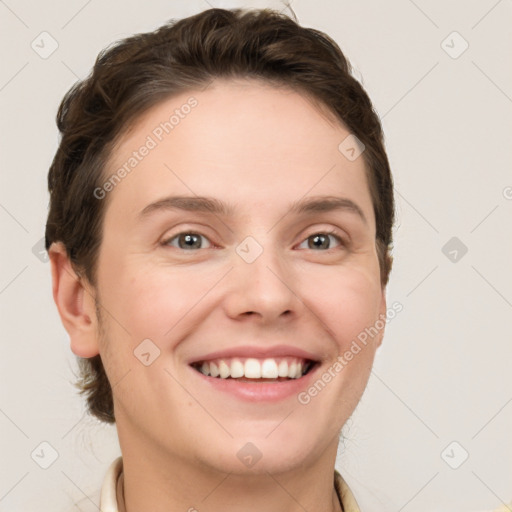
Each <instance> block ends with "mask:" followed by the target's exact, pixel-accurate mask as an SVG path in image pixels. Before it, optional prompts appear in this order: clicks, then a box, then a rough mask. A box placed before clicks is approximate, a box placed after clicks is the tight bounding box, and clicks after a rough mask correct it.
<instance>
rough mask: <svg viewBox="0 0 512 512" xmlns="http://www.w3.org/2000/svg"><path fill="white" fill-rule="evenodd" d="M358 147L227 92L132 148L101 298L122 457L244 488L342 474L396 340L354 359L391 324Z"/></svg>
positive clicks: (138, 133)
mask: <svg viewBox="0 0 512 512" xmlns="http://www.w3.org/2000/svg"><path fill="white" fill-rule="evenodd" d="M190 97H193V98H194V100H189V98H190ZM187 104H188V105H189V107H190V108H189V107H186V106H185V105H187ZM173 113H175V118H174V119H171V121H170V123H171V124H169V125H165V122H166V121H167V122H169V118H170V116H171V115H172V114H173ZM177 119H179V120H177ZM169 126H172V128H169ZM166 129H167V130H166ZM348 135H349V132H348V131H347V130H346V128H344V127H343V126H342V125H341V124H340V123H335V122H333V121H329V120H328V119H327V118H326V117H324V115H322V113H321V112H320V111H319V110H318V109H317V108H316V107H314V106H313V105H312V104H311V103H310V102H308V101H307V100H306V99H305V98H304V97H303V96H302V95H300V94H298V93H296V92H292V91H290V90H284V89H277V88H275V87H272V86H270V85H265V84H262V83H259V82H255V81H237V82H233V81H231V82H221V81H218V82H215V83H213V84H211V85H210V86H209V87H208V88H207V89H205V90H204V91H195V92H189V93H186V94H183V95H181V96H176V97H173V98H172V99H169V100H167V101H165V102H163V103H161V104H159V105H158V106H157V107H155V108H154V109H153V110H151V111H150V112H148V113H147V114H146V115H145V116H144V117H143V118H141V119H140V120H139V122H138V123H137V124H136V125H135V126H134V128H133V130H132V131H131V132H130V133H129V134H128V135H126V136H125V137H124V138H123V139H122V141H121V142H120V144H119V145H118V147H117V148H116V149H115V151H114V154H113V157H112V159H111V162H110V163H109V167H108V172H107V173H106V175H107V176H111V175H112V174H113V173H115V172H116V171H117V170H118V169H120V168H122V167H123V165H125V164H126V163H127V162H128V166H126V167H125V170H126V169H128V168H130V171H129V172H127V173H122V172H121V173H118V176H119V174H121V177H122V179H121V180H117V181H112V183H115V185H112V186H109V185H107V186H106V187H104V188H103V189H102V190H104V191H105V190H108V193H107V197H105V198H104V199H102V200H106V201H108V206H107V209H106V214H105V219H104V236H103V240H102V245H101V249H100V253H99V259H98V286H97V289H96V292H97V294H98V295H97V296H98V300H99V303H100V304H101V311H102V312H103V314H102V317H103V320H102V330H103V335H102V336H101V337H100V339H99V340H98V352H99V353H101V356H102V359H103V362H104V366H105V369H106V372H107V375H108V377H109V380H110V382H111V384H112V386H113V395H114V405H115V415H116V420H117V428H118V431H119V436H120V441H121V444H123V443H131V444H132V445H136V444H137V443H138V444H139V445H140V446H142V445H144V446H145V448H146V449H147V450H153V451H154V453H158V454H165V456H168V457H169V458H173V459H175V460H182V461H188V462H189V463H190V461H194V463H195V464H197V465H198V466H199V465H201V467H203V468H210V469H212V470H215V471H222V472H228V471H229V472H233V473H243V472H244V471H249V469H248V467H246V466H244V464H243V463H241V460H242V458H243V457H244V456H246V455H247V454H248V455H254V454H258V453H260V454H261V459H260V461H259V462H258V464H257V465H256V466H255V467H254V469H251V471H261V472H263V471H270V472H271V473H272V472H279V471H286V470H288V469H291V468H293V467H297V466H298V465H304V467H307V466H311V465H312V464H314V462H315V461H316V460H318V458H319V457H321V456H324V455H322V454H325V453H326V452H327V451H329V453H330V456H331V457H335V447H336V446H337V442H338V434H339V431H340V429H341V427H342V426H343V424H344V423H345V422H346V420H347V419H348V417H349V416H350V415H351V413H352V412H353V410H354V408H355V406H356V404H357V403H358V401H359V399H360V397H361V395H362V393H363V391H364V388H365V386H366V383H367V380H368V377H369V373H370V370H371V366H372V362H373V358H374V354H375V349H376V348H377V346H378V345H379V344H380V342H381V338H382V332H383V331H381V332H380V333H379V335H377V336H374V337H373V338H371V337H368V339H367V341H366V343H365V344H364V345H363V344H362V343H361V342H359V346H360V348H361V349H360V350H359V351H358V352H357V353H355V354H354V352H355V351H354V350H352V357H351V358H350V360H348V357H345V354H346V353H347V351H350V349H351V346H352V347H353V342H354V340H357V339H358V336H360V335H361V333H362V332H364V331H365V329H367V328H369V327H371V326H373V325H375V323H376V321H378V320H379V315H382V314H384V313H385V309H386V305H385V298H384V291H383V289H382V288H381V285H380V274H379V264H378V259H377V253H376V248H375V221H374V214H373V208H372V203H371V197H370V193H369V188H368V183H367V180H366V176H365V168H364V162H363V158H362V157H359V158H357V159H355V160H353V161H350V160H348V159H347V158H346V157H345V156H344V155H343V154H342V153H341V152H340V151H339V149H338V146H339V144H340V143H341V142H342V141H343V140H344V139H345V138H346V137H347V136H348ZM143 146H145V147H146V148H149V149H147V151H146V150H143V149H142V150H141V149H140V148H141V147H143ZM134 151H135V152H136V153H137V154H134ZM130 158H135V159H136V161H135V160H132V161H130ZM129 162H131V163H129ZM132 165H133V167H130V166H132ZM98 194H99V195H101V194H102V193H100V192H98ZM176 198H181V199H176ZM204 198H207V200H209V202H206V201H207V200H205V199H204ZM326 199H329V200H330V202H327V203H326V202H325V200H326ZM312 201H319V202H317V203H315V204H316V207H315V206H314V204H313V203H312ZM322 201H323V202H322ZM308 204H309V207H308ZM301 205H302V208H300V206H301ZM333 205H337V206H336V207H333ZM264 361H265V362H264ZM336 362H338V365H336ZM203 363H205V364H203ZM299 364H300V366H299ZM340 366H341V368H340ZM297 368H299V370H298V369H297ZM308 368H309V371H308V372H307V373H306V374H305V375H303V376H302V373H303V372H304V371H306V370H307V369H308ZM201 370H202V371H203V372H204V373H202V372H201ZM262 371H263V377H264V378H258V374H261V372H262ZM218 372H220V375H218ZM242 372H243V373H242ZM208 373H211V374H213V375H205V374H208ZM216 374H217V376H215V375H216ZM227 375H229V376H230V378H224V377H226V376H227ZM231 375H233V376H235V377H236V376H240V375H243V376H244V377H240V378H232V377H231ZM286 375H287V376H288V377H286ZM326 375H327V376H326ZM329 376H330V378H329ZM276 377H278V379H277V380H275V379H276ZM290 377H292V378H290ZM319 382H320V384H319ZM315 383H316V387H315ZM322 383H323V385H322ZM313 388H314V389H316V392H315V391H314V390H313ZM247 443H252V444H250V445H248V444H247ZM333 447H334V448H333ZM333 450H334V451H333Z"/></svg>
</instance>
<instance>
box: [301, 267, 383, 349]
mask: <svg viewBox="0 0 512 512" xmlns="http://www.w3.org/2000/svg"><path fill="white" fill-rule="evenodd" d="M305 284H306V287H305V290H306V289H307V294H306V293H305V292H303V294H302V297H301V298H302V300H303V301H304V303H305V304H306V305H307V306H308V307H309V308H310V309H312V310H313V311H314V312H315V314H316V316H317V317H318V318H319V319H320V321H321V322H322V323H323V325H324V327H325V328H326V329H327V330H328V332H329V333H330V335H331V336H332V337H334V339H335V340H336V342H337V344H338V346H339V348H340V350H345V349H346V348H347V346H349V345H350V344H351V342H352V341H353V340H354V339H357V337H358V336H360V335H361V333H364V332H365V329H367V328H369V327H370V326H372V325H374V324H375V322H376V320H377V319H378V318H379V312H380V307H381V288H380V283H379V282H378V277H377V276H376V275H374V273H371V272H368V271H367V270H366V267H362V268H354V267H352V268H345V269H344V268H339V269H338V270H336V271H335V272H333V271H332V269H330V271H329V272H325V276H324V278H323V279H321V276H319V275H317V276H316V278H315V279H311V282H309V284H308V283H305Z"/></svg>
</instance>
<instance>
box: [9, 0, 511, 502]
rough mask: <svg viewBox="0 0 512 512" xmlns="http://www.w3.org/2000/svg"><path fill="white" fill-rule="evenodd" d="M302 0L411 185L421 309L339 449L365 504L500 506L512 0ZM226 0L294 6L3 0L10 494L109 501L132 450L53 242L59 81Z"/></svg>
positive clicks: (410, 226)
mask: <svg viewBox="0 0 512 512" xmlns="http://www.w3.org/2000/svg"><path fill="white" fill-rule="evenodd" d="M291 5H292V7H293V9H294V11H295V13H296V15H297V16H298V18H299V22H300V23H301V24H303V25H305V26H309V27H313V28H317V29H320V30H323V31H325V32H326V33H327V34H329V35H330V36H332V37H333V38H334V39H335V40H336V41H337V42H338V44H339V45H340V46H341V48H342V50H343V51H344V52H345V53H346V55H347V57H348V58H349V59H350V61H351V62H352V64H353V66H354V68H355V75H356V77H357V78H358V79H360V80H362V82H363V85H364V86H365V87H366V89H367V91H368V93H369V95H370V97H371V98H372V100H373V102H374V105H375V107H376V109H377V111H378V113H379V115H380V116H381V119H382V122H383V127H384V131H385V134H386V144H387V149H388V154H389V158H390V162H391V165H392V169H393V173H394V178H395V188H396V201H397V223H396V227H395V248H394V258H395V263H394V269H393V272H392V275H391V282H390V284H389V286H388V291H387V297H388V305H391V304H393V302H395V301H398V302H400V303H401V304H402V305H403V311H402V312H401V313H399V314H398V315H397V316H396V318H394V319H393V320H392V321H391V322H390V323H389V324H388V326H387V328H386V335H385V337H384V342H383V345H382V347H381V348H380V349H379V351H378V353H377V358H376V361H375V366H374V370H373V373H372V376H371V378H370V381H369V384H368V387H367V390H366V392H365V394H364V396H363V399H362V401H361V403H360V404H359V406H358V408H357V409H356V412H355V413H354V415H353V416H352V418H351V419H350V420H349V422H348V423H347V425H346V427H345V428H344V430H343V432H344V435H345V440H344V442H343V444H342V445H340V450H339V456H338V461H337V467H338V469H339V470H340V471H341V472H342V474H343V475H344V477H345V478H346V480H347V481H348V483H349V485H350V486H351V488H352V490H353V492H354V494H355V496H356V499H357V500H358V502H359V504H360V506H361V509H362V511H363V512H369V511H375V510H379V511H384V512H388V511H389V512H391V511H405V512H407V511H415V512H422V511H450V512H457V511H474V510H487V509H491V508H493V507H497V506H498V505H500V504H501V503H502V502H503V501H507V502H508V501H510V500H511V499H512V435H511V433H512V379H511V373H512V372H511V362H512V343H511V334H510V333H511V327H512V322H511V320H512V272H511V262H512V236H511V234H512V172H511V163H512V149H511V148H512V144H511V138H510V135H511V128H512V69H511V64H510V62H511V61H510V55H511V49H512V32H511V31H510V24H511V21H512V6H511V2H510V1H507V0H501V1H496V0H485V1H484V0H482V1H478V2H477V1H466V0H459V1H453V2H444V1H441V0H435V1H430V2H427V1H425V0H416V1H412V0H409V1H407V0H393V1H392V2H380V1H378V0H367V1H360V2H353V1H334V0H321V1H315V2H312V1H310V2H308V1H306V0H294V1H293V2H292V4H291ZM209 6H212V7H226V8H230V7H244V6H248V7H250V6H259V7H263V6H270V7H278V8H279V9H283V8H284V6H283V5H281V4H280V3H279V2H278V1H274V2H268V1H267V2H264V1H263V2H243V1H230V2H228V1H220V0H209V1H208V2H206V1H199V0H197V1H190V2H185V1H163V0H162V1H145V2H142V1H132V2H122V1H119V0H116V1H113V0H111V1H108V2H98V1H91V0H89V1H86V0H73V1H64V0H52V1H48V2H41V3H35V2H28V1H23V0H18V1H16V0H6V1H5V2H0V33H1V34H2V36H1V37H2V39H3V44H2V45H1V47H0V53H1V56H2V67H1V69H0V103H1V108H2V116H1V119H0V127H1V128H0V129H1V132H0V133H1V140H2V143H1V145H2V148H1V156H0V159H1V160H0V165H1V172H2V173H1V189H0V225H1V229H2V242H3V248H2V253H1V265H0V308H1V319H2V331H1V337H2V357H1V358H0V371H1V388H0V432H1V435H0V460H1V461H2V464H1V472H0V511H2V512H3V511H6V512H7V511H9V512H11V511H12V512H16V511H20V512H21V511H23V512H28V511H32V510H38V511H39V512H50V511H51V512H55V511H71V510H73V511H92V510H98V508H97V507H96V506H95V505H94V503H97V502H98V498H99V489H100V486H101V483H102V480H103V477H104V474H105V471H106V469H107V467H108V466H109V465H110V463H111V462H112V460H113V459H114V458H115V457H116V456H118V455H119V453H120V452H119V444H118V441H117V434H116V431H115V427H112V426H105V425H103V424H101V423H99V422H97V421H96V420H94V419H92V418H91V417H89V416H88V415H87V414H85V404H84V403H83V399H82V398H80V397H79V396H78V395H77V393H76V390H75V388H74V387H73V385H72V383H73V382H74V378H75V377H74V371H75V370H76V362H75V356H74V355H73V354H72V352H71V350H70V348H69V339H68V336H67V333H66V332H65V330H64V328H63V327H62V326H61V323H60V319H59V317H58V314H57V310H56V307H55V305H54V303H53V299H52V296H51V280H50V267H49V263H47V262H45V261H44V257H42V256H39V257H38V256H37V253H38V250H37V247H38V245H37V244H38V243H40V240H41V238H42V237H43V234H44V225H45V222H46V215H47V205H48V193H47V187H46V177H47V172H48V167H49V165H50V163H51V160H52V158H53V155H54V153H55V150H56V148H57V143H58V132H57V128H56V126H55V121H54V119H55V114H56V111H57V108H58V105H59V103H60V100H61V99H62V97H63V95H64V93H65V92H66V91H67V90H68V89H69V88H70V87H71V86H72V84H73V83H74V82H75V81H76V80H77V79H78V78H84V77H85V76H86V75H87V74H88V73H89V71H90V68H91V67H92V65H93V62H94V59H95V58H96V56H97V54H98V52H99V51H100V50H101V49H102V48H104V47H105V46H106V45H108V44H110V43H111V42H113V41H114V40H116V39H119V38H122V37H126V36H128V35H131V34H132V33H135V32H140V31H147V30H153V29H155V28H156V27H158V26H159V25H160V24H162V23H163V22H164V21H167V20H168V19H170V18H175V17H178V18H181V17H184V16H187V15H190V14H194V13H196V12H199V11H202V10H204V9H207V8H209ZM43 31H47V32H48V33H49V34H51V37H52V38H54V39H55V40H56V41H57V43H58V48H57V49H56V51H55V52H54V53H53V54H52V55H50V56H49V57H48V58H46V59H43V58H41V56H40V55H39V54H38V53H36V52H35V51H34V50H33V49H32V47H31V44H32V42H33V41H34V40H36V43H37V42H38V41H40V40H41V39H40V37H39V38H38V36H39V34H40V33H41V32H43ZM454 31H456V32H458V34H459V35H457V34H455V35H453V34H452V33H453V32H454ZM41 37H48V36H41ZM443 41H445V42H444V43H443ZM464 41H466V42H467V44H469V46H468V48H467V50H466V51H464V52H463V53H462V54H461V55H458V53H459V52H460V51H461V50H462V49H463V48H464V46H465V42H464ZM39 44H40V45H41V43H39ZM50 44H51V41H50V39H48V38H47V39H45V48H46V49H49V48H51V46H50ZM40 51H41V50H40ZM450 54H451V55H450ZM454 57H456V58H454ZM453 237H456V238H457V239H456V240H454V241H452V242H450V244H454V245H448V246H447V247H445V244H447V243H448V242H449V240H450V239H452V238H453ZM462 244H464V246H465V247H466V248H467V253H465V254H462V253H463V251H462V250H461V248H462ZM34 246H35V247H36V249H34ZM453 250H456V251H457V257H456V261H452V260H453V259H454V257H455V253H454V252H451V253H450V251H453ZM40 258H43V259H40ZM454 441H455V442H457V443H458V444H456V445H451V446H450V447H449V448H448V450H447V451H445V452H444V457H443V456H442V453H443V451H444V450H445V448H447V447H448V446H449V445H450V443H452V442H454ZM42 442H47V443H49V444H50V445H51V446H52V447H53V449H54V450H55V451H56V452H57V454H58V458H57V460H56V461H55V462H54V463H53V464H52V465H51V466H50V467H49V468H48V469H43V468H41V467H40V466H39V465H38V464H37V463H36V462H35V460H34V459H37V457H36V455H34V459H33V458H32V456H31V454H32V453H33V452H34V450H35V453H41V449H42V450H43V452H44V453H45V457H49V456H50V455H48V454H51V449H50V448H49V447H48V446H46V445H43V446H42V447H41V446H40V443H42ZM466 452H467V454H468V458H467V460H466V461H465V462H464V463H463V464H462V465H460V467H458V469H453V468H452V467H450V465H449V464H448V462H449V463H450V464H451V465H452V466H456V465H457V464H459V463H460V461H461V460H462V459H463V458H464V456H465V454H466ZM48 460H49V459H48Z"/></svg>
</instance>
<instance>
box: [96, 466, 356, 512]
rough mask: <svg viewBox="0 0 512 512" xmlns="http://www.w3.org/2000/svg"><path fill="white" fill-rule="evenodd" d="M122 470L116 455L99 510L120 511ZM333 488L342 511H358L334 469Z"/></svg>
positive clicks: (106, 479) (351, 495)
mask: <svg viewBox="0 0 512 512" xmlns="http://www.w3.org/2000/svg"><path fill="white" fill-rule="evenodd" d="M122 472H123V458H122V457H118V458H117V459H115V460H114V461H113V462H112V464H111V465H110V467H109V468H108V470H107V474H106V475H105V480H104V481H103V486H102V488H101V495H100V510H101V512H120V508H119V507H118V494H119V503H121V502H122V496H121V493H120V490H121V489H122V486H121V484H122V479H121V478H120V477H121V476H122ZM334 488H335V489H336V492H337V494H338V498H339V499H340V502H341V504H342V507H343V511H344V512H360V510H359V506H358V505H357V502H356V499H355V498H354V495H353V494H352V491H351V490H350V489H349V487H348V485H347V483H346V482H345V480H344V479H343V477H342V476H341V475H340V474H339V473H338V471H337V470H334ZM121 510H123V511H124V503H122V504H121Z"/></svg>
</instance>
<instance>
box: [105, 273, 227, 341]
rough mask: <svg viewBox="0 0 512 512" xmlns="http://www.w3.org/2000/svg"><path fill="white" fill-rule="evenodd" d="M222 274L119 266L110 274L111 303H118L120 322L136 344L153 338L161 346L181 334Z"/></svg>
mask: <svg viewBox="0 0 512 512" xmlns="http://www.w3.org/2000/svg"><path fill="white" fill-rule="evenodd" d="M220 275H221V274H218V272H206V273H204V274H199V273H198V272H197V271H194V270H193V269H191V268H185V267H180V268H165V269H162V268H160V267H159V266H154V265H152V266H145V265H137V264H130V265H124V266H119V267H118V268H117V269H116V271H115V274H112V275H111V276H110V279H111V282H112V289H113V291H111V292H110V294H109V302H110V303H111V304H114V305H115V306H114V307H115V309H116V310H117V311H118V315H119V322H120V323H122V324H124V325H126V327H127V330H128V331H129V332H130V334H131V337H132V338H133V342H134V343H136V340H138V339H145V338H150V339H152V340H153V341H155V343H157V344H159V345H160V343H164V342H165V343H168V340H169V339H171V338H172V339H175V338H177V337H179V333H180V332H181V331H182V330H183V328H184V327H185V326H186V325H188V323H189V318H191V317H192V316H193V315H194V311H193V310H194V309H195V308H199V309H200V308H201V306H203V304H202V302H203V297H204V296H205V295H206V294H207V293H208V291H209V290H210V289H211V288H213V287H214V286H215V283H216V282H217V281H218V280H219V276H220ZM114 283H115V285H114ZM114 286H115V289H114ZM206 302H207V301H206ZM206 302H205V303H206Z"/></svg>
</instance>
